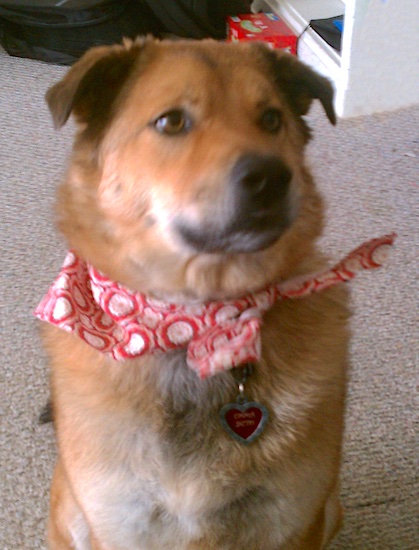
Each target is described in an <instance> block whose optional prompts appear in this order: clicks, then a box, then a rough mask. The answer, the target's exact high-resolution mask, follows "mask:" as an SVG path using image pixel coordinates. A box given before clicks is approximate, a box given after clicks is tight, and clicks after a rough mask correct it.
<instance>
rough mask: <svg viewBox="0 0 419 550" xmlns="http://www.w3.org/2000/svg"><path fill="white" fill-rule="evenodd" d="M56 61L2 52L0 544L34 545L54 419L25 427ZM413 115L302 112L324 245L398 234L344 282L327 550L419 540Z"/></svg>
mask: <svg viewBox="0 0 419 550" xmlns="http://www.w3.org/2000/svg"><path fill="white" fill-rule="evenodd" d="M64 72H65V69H64V68H61V67H56V66H48V65H45V64H41V63H38V62H34V61H30V60H21V59H13V58H10V57H8V56H6V55H5V54H4V52H2V51H0V83H1V86H0V121H1V123H0V165H1V171H0V260H1V263H0V266H1V268H0V269H1V272H0V276H1V287H0V288H1V301H0V306H1V316H0V323H1V342H2V344H1V345H2V361H1V373H2V374H1V400H0V406H1V450H0V464H1V472H2V476H1V482H0V491H1V502H2V505H1V520H0V548H1V549H2V550H20V549H24V550H32V549H38V548H39V549H42V548H45V545H44V531H45V521H46V517H47V501H48V487H49V479H50V476H51V471H52V467H53V463H54V441H53V431H52V427H51V426H50V425H47V426H39V425H38V424H37V416H38V414H39V412H40V410H41V408H42V406H43V404H44V403H45V402H46V399H47V396H48V372H47V366H46V362H45V356H44V353H43V351H42V349H41V346H40V342H39V340H38V336H37V326H38V325H37V322H36V321H35V320H34V319H33V318H32V316H31V311H32V310H33V308H34V307H35V305H36V304H37V302H38V301H39V299H40V298H41V296H42V295H43V293H44V291H45V290H46V289H47V287H48V285H49V283H50V282H51V281H52V278H53V277H54V276H55V274H56V273H57V270H58V268H59V267H60V265H61V262H62V259H63V255H64V252H65V245H64V244H63V243H62V242H61V240H60V238H59V237H58V236H57V234H56V232H55V230H54V226H53V215H52V205H53V196H54V189H55V186H56V184H57V182H58V181H59V180H60V176H61V174H62V172H63V167H64V165H65V159H66V155H67V153H68V150H69V146H70V140H71V130H72V128H71V125H70V126H69V127H67V128H64V130H63V131H61V132H60V133H56V132H54V131H53V128H52V123H51V121H50V117H49V113H48V111H47V108H46V105H45V104H44V100H43V95H44V93H45V91H46V89H47V88H48V87H49V86H50V85H51V84H52V83H53V82H54V81H56V80H57V79H59V78H60V77H61V76H62V75H63V73H64ZM418 115H419V108H411V109H407V110H401V111H397V112H394V113H387V114H380V115H376V116H373V117H368V118H359V119H353V120H346V121H340V123H339V124H338V126H337V127H336V128H333V127H332V126H330V125H329V124H328V123H327V121H326V119H325V118H324V117H323V115H322V113H321V109H319V108H318V107H316V108H314V109H313V111H312V114H311V115H310V117H309V118H310V121H311V124H312V126H313V128H314V129H315V135H316V139H315V141H314V142H313V143H312V144H311V145H310V148H309V155H310V159H311V162H312V165H313V170H314V172H315V174H317V178H318V180H319V184H320V185H321V188H322V190H323V192H324V194H325V195H326V197H327V200H328V204H329V218H328V219H329V223H328V226H327V229H326V233H325V237H324V239H323V243H322V244H323V247H324V249H325V250H327V251H328V252H329V253H330V254H331V256H332V257H334V258H336V259H338V258H340V257H341V255H342V254H343V253H344V252H347V251H349V250H350V249H351V248H352V247H353V246H354V245H356V244H358V243H361V242H362V241H363V240H364V239H367V238H369V237H373V236H378V235H380V234H382V233H384V232H389V231H394V230H395V231H397V232H398V235H399V237H398V240H397V247H396V249H395V251H394V253H393V254H392V258H391V262H390V263H389V265H388V266H387V267H385V268H384V269H383V270H381V271H379V272H374V273H365V274H363V275H361V276H360V278H359V279H358V280H357V281H356V282H355V283H353V285H352V288H353V302H354V311H355V315H354V317H353V332H354V338H353V367H352V372H351V382H350V389H349V400H348V413H347V430H346V440H345V460H344V464H343V472H342V499H343V503H344V506H345V508H346V520H345V527H344V529H343V531H342V532H341V534H340V536H339V538H338V539H337V540H336V542H335V544H334V546H333V549H334V550H414V549H416V548H419V531H418V525H419V523H418V510H419V495H418V484H417V476H418V467H417V464H418V454H417V449H418V448H419V445H418V439H417V433H418V430H417V428H418V407H417V404H418V403H417V389H416V386H417V382H418V375H417V367H418V363H419V361H418V353H419V348H418V340H419V338H418V326H419V322H418V321H419V319H418V312H419V307H418V306H419V304H418V287H417V280H418V276H417V272H418V259H417V257H418V248H417V247H418V244H419V243H418V240H419V239H418V232H419V215H418V207H419V201H418V196H419V186H418V156H419V147H418V139H419V136H418V135H417V134H416V133H415V132H416V131H417V128H418V119H419V116H418ZM415 392H416V393H415ZM415 400H416V406H415ZM415 448H416V451H415Z"/></svg>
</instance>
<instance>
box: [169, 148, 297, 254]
mask: <svg viewBox="0 0 419 550" xmlns="http://www.w3.org/2000/svg"><path fill="white" fill-rule="evenodd" d="M292 175H293V174H292V172H291V170H290V169H289V168H288V167H287V165H286V164H285V163H284V162H283V161H282V160H281V159H279V158H278V157H274V156H264V155H255V154H246V155H242V156H241V157H240V158H239V159H238V160H237V162H236V163H235V164H234V166H233V168H232V170H231V173H230V177H229V182H228V185H227V189H226V191H225V195H224V197H223V198H222V201H221V203H218V206H217V207H215V206H214V209H213V216H211V218H212V219H209V217H208V216H206V219H205V220H203V221H202V223H201V224H199V225H197V224H195V223H194V224H193V225H192V224H188V222H187V221H186V220H184V219H179V220H178V223H177V231H178V233H179V235H180V236H181V238H182V240H183V241H184V242H185V243H186V244H188V245H189V246H191V247H192V248H194V249H195V250H197V251H199V252H210V253H211V252H254V251H257V250H262V249H264V248H267V247H268V246H270V245H271V244H273V243H274V242H275V241H276V240H278V238H279V237H280V236H281V234H282V233H283V232H284V231H285V230H286V229H287V228H288V227H289V226H290V224H291V222H292V219H293V217H294V215H293V208H292V207H291V201H290V183H291V180H292ZM216 208H217V211H216V210H215V209H216Z"/></svg>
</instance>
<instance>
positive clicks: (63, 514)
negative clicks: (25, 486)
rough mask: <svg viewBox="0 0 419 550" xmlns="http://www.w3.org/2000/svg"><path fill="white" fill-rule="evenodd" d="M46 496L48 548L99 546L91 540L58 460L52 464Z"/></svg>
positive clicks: (93, 549)
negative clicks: (47, 496)
mask: <svg viewBox="0 0 419 550" xmlns="http://www.w3.org/2000/svg"><path fill="white" fill-rule="evenodd" d="M50 499H51V500H50V516H49V523H48V548H49V550H103V549H102V548H101V547H99V546H98V545H97V544H95V543H94V542H93V544H92V541H91V538H90V529H89V526H88V524H87V522H86V519H85V517H84V514H83V512H82V510H81V509H80V507H79V505H78V504H77V502H76V500H75V498H74V497H73V494H72V491H71V488H70V485H69V483H68V480H67V477H66V475H65V471H64V468H63V466H62V464H61V462H60V461H59V462H58V463H57V465H56V467H55V472H54V477H53V480H52V485H51V497H50Z"/></svg>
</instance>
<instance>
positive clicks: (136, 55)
mask: <svg viewBox="0 0 419 550" xmlns="http://www.w3.org/2000/svg"><path fill="white" fill-rule="evenodd" d="M46 98H47V102H48V105H49V108H50V110H51V113H52V117H53V120H54V123H55V126H56V127H57V128H59V127H61V126H63V125H64V124H65V122H66V121H67V119H68V118H69V117H70V115H73V116H74V118H75V120H76V123H77V134H76V138H75V142H74V148H73V152H72V155H71V159H70V162H69V167H68V171H67V174H66V177H65V179H64V183H63V184H62V186H61V188H60V190H59V194H58V202H57V220H58V227H59V229H60V231H61V232H62V233H63V235H64V236H65V238H66V240H67V242H68V244H69V246H70V249H71V253H70V258H69V259H67V260H66V262H67V263H66V265H67V268H66V269H67V272H66V273H67V275H68V270H69V269H70V271H71V269H73V267H74V266H76V267H74V272H72V273H73V275H74V273H75V272H76V271H77V270H79V271H78V274H79V275H78V276H79V278H81V279H83V280H84V279H85V278H86V277H87V276H89V277H90V276H91V277H93V280H94V285H93V286H94V289H95V290H94V292H97V291H98V288H99V287H100V291H101V292H102V291H103V292H105V294H106V292H110V290H109V289H114V288H117V289H119V290H118V292H121V293H123V294H119V295H118V296H119V298H117V299H114V295H113V294H112V300H113V305H112V304H111V303H110V301H109V300H111V299H110V298H109V295H107V296H108V297H107V298H106V299H105V298H104V299H103V300H104V301H105V302H106V300H108V302H107V307H108V310H107V311H108V313H109V315H112V314H114V315H116V316H118V315H119V316H120V317H121V318H122V317H124V315H125V314H126V313H127V312H126V307H127V300H133V301H135V300H137V297H138V296H139V295H141V296H142V297H146V298H144V300H146V302H145V304H146V305H144V304H142V305H141V304H140V305H138V304H137V306H138V307H143V308H145V309H148V310H149V311H151V312H152V313H151V314H152V316H153V315H154V316H155V317H159V315H160V312H161V311H163V310H164V311H166V310H168V311H174V310H173V308H174V307H175V308H177V307H179V308H180V309H179V310H177V309H176V311H177V314H178V315H179V316H180V317H179V316H178V318H177V319H178V321H177V323H178V324H177V325H176V326H177V329H179V330H178V332H176V330H174V333H173V334H172V335H171V337H170V338H169V339H170V342H169V344H168V345H167V349H163V348H164V346H163V345H162V344H161V341H160V340H161V338H163V337H162V336H161V334H160V337H159V338H160V340H159V339H158V338H157V340H156V342H157V343H155V348H153V349H151V348H150V349H149V348H148V347H147V346H149V345H150V344H149V343H148V341H146V340H147V338H148V337H149V336H147V335H144V334H143V333H141V334H143V336H141V337H139V336H138V334H137V333H136V336H137V339H136V340H135V341H134V340H132V341H131V340H130V342H131V343H133V346H131V348H129V349H128V348H127V345H126V341H124V342H125V343H124V345H122V344H121V345H122V347H121V345H120V346H119V347H118V348H112V349H118V350H119V351H117V352H116V351H114V354H113V355H112V353H111V351H109V350H110V348H109V349H108V348H106V350H104V349H99V348H101V347H103V346H105V347H106V346H107V345H108V343H109V342H104V341H105V338H103V339H101V338H100V336H97V335H96V336H94V335H93V334H92V333H90V332H89V330H88V329H86V331H87V332H85V333H83V334H82V333H81V329H80V326H79V325H77V326H76V325H72V329H71V330H70V329H68V327H67V329H66V330H62V328H63V327H62V326H52V325H51V324H43V340H44V343H45V347H46V349H47V352H48V354H49V357H50V362H51V372H52V374H51V388H52V389H51V392H52V403H53V413H54V423H55V428H56V434H57V441H58V454H59V458H58V462H57V465H56V469H55V472H54V476H53V481H52V488H51V502H50V518H49V529H48V541H49V548H50V549H54V550H64V549H70V548H73V549H74V548H75V549H77V550H88V549H94V550H164V549H170V550H173V549H175V550H198V549H202V550H204V549H205V550H221V549H222V550H237V549H238V548H248V549H252V550H291V549H298V550H303V549H309V550H316V549H321V548H324V547H325V546H326V545H327V544H328V543H329V541H330V540H331V539H332V538H333V537H334V535H335V534H336V532H337V531H338V529H339V527H340V524H341V520H342V511H341V507H340V504H339V469H340V462H341V444H342V434H343V429H344V409H345V392H346V376H347V375H346V373H347V366H348V343H349V338H350V335H349V329H348V319H349V317H350V310H349V307H348V294H347V289H346V288H344V285H338V286H335V287H333V288H330V289H327V290H323V291H322V292H319V293H315V294H311V295H309V296H305V297H304V298H302V299H295V300H291V299H289V300H278V299H275V300H274V301H273V302H274V303H270V304H269V307H265V309H263V308H262V310H263V312H262V314H260V311H259V313H258V312H257V311H256V313H255V309H257V307H254V304H253V306H252V307H250V310H248V316H250V317H251V321H249V322H248V321H246V319H244V320H242V319H240V323H242V324H240V326H239V328H238V329H237V331H238V333H237V335H236V336H235V337H237V338H239V339H240V338H242V330H245V329H244V328H243V327H248V328H249V335H253V336H254V332H255V331H256V332H257V331H258V330H259V329H260V335H259V336H260V350H259V351H258V350H256V354H257V353H259V352H260V357H259V359H258V360H256V361H254V360H252V359H251V358H250V359H249V357H247V356H246V353H247V350H246V345H247V344H246V342H247V338H248V336H247V335H246V336H245V337H243V338H242V340H240V342H241V343H240V345H238V346H236V347H235V348H234V350H233V351H231V350H230V351H228V353H230V355H231V357H232V359H231V364H229V363H228V361H227V360H226V355H222V358H221V360H220V359H219V357H218V356H217V357H218V359H217V361H218V363H219V364H218V363H217V365H218V367H217V368H215V367H214V364H215V363H216V361H215V359H214V361H215V363H214V361H213V360H212V359H211V360H208V358H207V353H209V352H208V346H209V345H210V344H208V341H207V340H208V338H209V337H207V336H205V337H204V338H203V340H204V343H202V341H200V344H199V345H200V346H201V347H200V348H199V346H198V344H197V345H196V346H195V347H196V348H197V349H195V347H194V349H193V350H192V351H191V350H190V349H189V348H188V350H187V349H186V348H187V346H186V345H184V341H185V338H186V337H187V335H186V336H185V331H186V332H188V330H192V329H191V326H190V325H191V323H193V322H195V321H190V320H187V321H185V320H184V319H183V317H182V315H183V313H184V311H186V310H188V311H189V310H191V311H192V310H197V311H201V314H202V311H203V310H202V307H203V304H204V305H205V307H206V308H207V307H208V308H214V307H215V306H214V304H217V308H218V307H219V306H220V304H221V306H220V307H223V306H222V304H227V306H226V308H227V309H229V308H230V309H231V307H233V306H232V304H242V303H243V300H244V298H243V297H248V296H255V295H256V296H258V297H260V294H257V293H258V292H260V290H261V289H266V288H267V287H268V288H270V286H269V285H272V284H276V283H278V282H281V281H282V282H286V281H289V280H292V279H293V278H294V277H303V276H306V275H308V274H310V273H313V272H318V271H319V270H322V269H324V268H325V266H326V265H327V263H328V261H327V258H325V257H324V256H323V255H322V254H321V253H320V252H319V250H318V248H317V245H316V241H317V238H318V237H319V236H320V235H321V232H322V227H323V216H324V214H323V203H322V198H321V196H320V194H319V192H318V190H317V189H316V186H315V183H314V180H313V177H312V176H311V174H310V171H309V168H308V167H307V164H306V162H305V159H304V150H305V146H306V144H307V143H308V141H309V140H310V138H311V132H310V129H309V127H308V125H307V123H306V121H305V120H304V115H306V114H307V112H308V110H309V108H310V105H311V104H312V102H313V101H314V100H319V101H320V103H321V105H322V107H323V109H324V111H325V114H326V116H327V117H328V119H329V120H330V122H331V123H332V124H335V122H336V117H335V113H334V109H333V88H332V85H331V84H330V82H329V81H328V80H327V79H326V78H325V77H323V76H320V75H318V74H317V73H315V72H314V71H313V70H312V69H310V68H309V67H307V66H306V65H304V64H303V63H302V62H300V61H299V60H298V59H297V58H296V57H294V56H292V55H290V54H288V53H285V52H281V51H279V50H275V51H274V50H271V49H269V48H267V47H265V46H264V45H263V44H255V43H253V44H252V43H231V44H226V43H221V42H216V41H211V40H204V41H200V42H194V41H187V40H180V41H175V42H171V41H156V40H153V39H151V38H145V39H137V40H136V41H131V42H129V41H126V42H125V43H124V44H122V45H115V46H109V47H108V46H103V47H102V46H101V47H97V48H94V49H92V50H90V51H89V52H87V53H86V54H85V55H84V56H83V57H82V58H81V59H80V60H79V61H78V62H77V63H76V64H75V65H74V66H73V67H72V68H71V69H70V70H69V72H68V73H67V75H66V76H65V77H64V78H63V79H62V80H61V81H60V82H58V83H57V84H55V85H54V86H53V87H52V88H51V89H50V90H49V91H48V92H47V96H46ZM80 266H81V267H80ZM86 266H87V267H86ZM80 270H81V271H80ZM87 274H90V275H87ZM67 275H66V277H67ZM73 275H71V276H73ZM68 280H69V279H65V278H64V279H63V278H62V277H61V279H60V278H59V279H58V283H57V284H58V287H57V288H59V289H60V292H64V291H65V292H67V291H68V286H69V284H70V283H68ZM114 281H115V282H116V283H113V282H114ZM71 284H73V283H71ZM78 285H79V281H76V282H75V283H74V288H73V293H74V296H73V298H74V300H75V302H77V304H78V306H77V307H80V308H81V311H82V313H80V319H82V321H80V319H79V321H80V322H84V323H85V325H84V326H85V327H89V326H91V323H93V321H92V320H91V318H87V317H89V315H88V314H84V313H83V311H85V310H84V309H83V308H84V307H85V303H84V302H85V300H86V297H85V296H84V295H83V291H82V290H80V288H79V286H78ZM115 285H116V286H115ZM113 291H114V290H112V292H113ZM255 293H256V294H255ZM121 296H122V298H121ZM60 299H61V302H60V304H61V305H60V308H61V309H60V312H59V314H57V315H56V316H58V318H59V320H60V322H61V321H62V319H64V318H66V316H67V314H69V312H68V308H70V309H71V307H72V306H71V304H70V305H69V304H68V303H67V302H66V303H64V302H63V297H62V295H61V294H60ZM95 299H96V301H97V296H95ZM142 299H143V298H141V300H142ZM252 299H253V298H252ZM258 299H259V298H258ZM118 300H119V301H118ZM124 300H125V301H124ZM245 300H247V298H245ZM255 300H256V299H255ZM256 302H257V300H256ZM256 302H255V303H256ZM101 303H102V302H101ZM246 303H247V302H246ZM252 303H253V302H252ZM63 304H64V305H63ZM150 304H151V305H150ZM131 305H132V304H131ZM137 306H136V307H137ZM54 307H56V308H57V307H58V306H57V302H56V303H55V306H54ZM95 307H96V306H95ZM104 307H105V306H104ZM130 307H131V306H130ZM234 307H236V305H234ZM234 307H233V309H234ZM237 307H238V306H237ZM66 308H67V309H66ZM118 308H119V309H118ZM124 308H125V309H124ZM159 308H160V309H159ZM224 310H225V308H224ZM224 310H223V311H224ZM95 311H96V310H95ZM205 311H207V310H205ZM218 311H219V310H218V309H217V312H218ZM229 311H230V310H229ZM249 311H250V313H249ZM179 312H180V313H179ZM224 312H225V311H224ZM95 315H97V314H96V313H94V314H92V315H91V317H92V318H93V317H94V316H95ZM109 315H108V316H106V318H104V319H105V320H104V321H103V325H106V326H107V323H110V322H111V321H110V320H109ZM205 315H206V313H205ZM217 315H218V313H217ZM203 316H204V314H202V315H201V317H203ZM244 317H246V316H244ZM124 318H125V317H124ZM95 319H96V320H95V321H94V322H95V323H96V324H98V323H99V324H100V323H102V321H101V320H100V319H99V318H98V317H97V316H96V317H95ZM98 319H99V320H98ZM153 319H154V317H153ZM179 319H180V321H179ZM200 319H201V318H200ZM79 321H78V322H79ZM201 321H202V319H201V320H200V321H199V322H201ZM60 322H58V321H57V323H56V324H58V325H59V324H60ZM156 322H157V321H156ZM196 323H198V321H196ZM210 323H212V321H211V322H210ZM246 323H247V324H246ZM252 323H253V324H252ZM221 325H222V323H221ZM124 326H125V328H126V329H127V330H128V329H129V326H130V325H129V323H126V325H124ZM211 326H212V325H211ZM77 327H78V328H77ZM127 327H128V328H127ZM64 328H65V327H64ZM125 328H124V330H125ZM105 329H106V330H108V329H107V328H106V327H105ZM181 329H182V330H181ZM83 330H84V329H83ZM115 330H116V332H115V334H116V335H117V337H118V334H120V333H119V332H118V331H119V330H120V329H119V328H117V329H115ZM130 330H131V329H130ZM133 330H134V332H135V330H140V329H138V327H137V328H134V329H133ZM211 330H215V331H217V330H224V329H223V328H221V329H219V327H218V328H215V329H214V327H212V328H211ZM246 330H247V329H246ZM150 331H151V329H150ZM182 331H183V332H182ZM105 332H106V331H105ZM108 332H109V331H108ZM107 334H108V333H107ZM112 334H113V333H112ZM147 334H148V333H147ZM165 334H166V333H165ZM246 334H247V333H246ZM223 335H224V336H223V338H224V337H225V334H224V333H223ZM166 336H167V334H166ZM169 336H170V335H169ZM253 336H252V337H253ZM121 338H122V337H121ZM150 338H152V336H150ZM217 338H218V337H215V339H214V342H213V344H211V345H214V346H215V347H217V345H218V344H219V342H218V343H217ZM249 338H250V336H249ZM201 340H202V339H201ZM218 340H220V338H218ZM177 344H179V345H177ZM118 345H119V344H118ZM124 346H125V347H124ZM136 346H137V347H136ZM202 346H203V347H202ZM206 346H207V347H206ZM145 348H147V350H146V351H145V352H144V353H143V351H144V349H145ZM198 348H199V349H198ZM256 348H257V345H256V344H255V349H256ZM127 350H128V351H127ZM213 351H214V350H212V352H213ZM253 351H254V350H253ZM212 352H211V353H212ZM214 353H215V355H217V350H216V351H215V352H214ZM226 353H227V352H226ZM228 353H227V356H228V357H230V355H228ZM118 354H119V355H118ZM124 354H125V355H124ZM130 354H131V355H130ZM188 354H189V355H188ZM193 354H195V355H193ZM192 356H193V357H192ZM193 361H195V363H194V364H198V365H200V367H199V368H196V369H193V368H190V366H191V364H192V362H193ZM208 361H209V362H208ZM250 364H251V365H250ZM202 365H206V366H205V367H203V366H202ZM220 365H221V367H220ZM201 367H202V370H200V369H201ZM230 367H235V368H230ZM197 373H198V374H197ZM226 407H227V408H226ZM220 411H221V412H220ZM231 411H233V412H231ZM230 413H231V414H230ZM220 415H221V416H220ZM229 415H230V416H229ZM232 416H233V417H234V418H233V419H232ZM255 416H258V421H257V422H259V421H260V422H259V423H257V430H256V431H255V433H252V435H251V437H249V438H247V435H246V433H245V431H246V429H247V428H246V427H249V426H250V431H251V429H252V428H251V426H252V423H253V422H254V417H255ZM234 423H235V424H234ZM240 426H241V428H240ZM240 429H242V431H240ZM243 430H244V432H243Z"/></svg>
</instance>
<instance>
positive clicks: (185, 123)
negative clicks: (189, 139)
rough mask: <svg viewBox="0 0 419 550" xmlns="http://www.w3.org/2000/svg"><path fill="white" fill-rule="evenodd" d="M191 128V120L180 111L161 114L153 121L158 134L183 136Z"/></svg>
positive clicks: (175, 110)
mask: <svg viewBox="0 0 419 550" xmlns="http://www.w3.org/2000/svg"><path fill="white" fill-rule="evenodd" d="M191 126H192V120H191V119H190V117H189V116H188V115H187V114H186V113H185V111H183V110H182V109H174V110H173V111H168V112H167V113H164V114H162V115H161V116H159V118H157V119H156V120H155V121H154V127H155V129H156V130H157V131H158V132H159V134H165V135H168V136H176V135H179V134H185V133H186V132H187V131H188V130H189V129H190V128H191Z"/></svg>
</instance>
